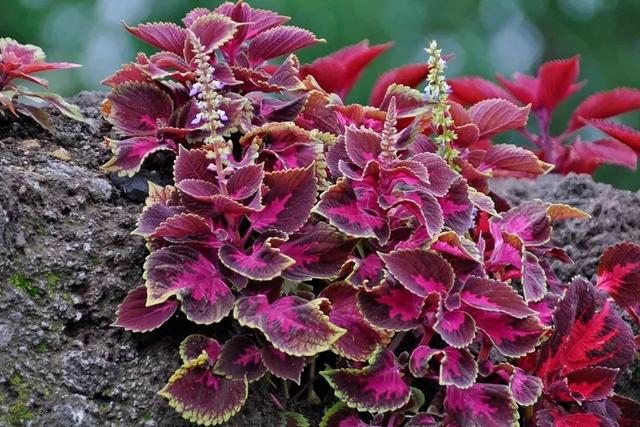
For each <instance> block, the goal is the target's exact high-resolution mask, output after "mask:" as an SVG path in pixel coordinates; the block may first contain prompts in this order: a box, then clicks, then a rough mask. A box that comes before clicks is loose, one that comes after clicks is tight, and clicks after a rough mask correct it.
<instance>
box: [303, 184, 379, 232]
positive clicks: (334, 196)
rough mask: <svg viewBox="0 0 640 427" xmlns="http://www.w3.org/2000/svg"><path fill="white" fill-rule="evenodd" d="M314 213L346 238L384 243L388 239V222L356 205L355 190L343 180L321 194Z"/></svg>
mask: <svg viewBox="0 0 640 427" xmlns="http://www.w3.org/2000/svg"><path fill="white" fill-rule="evenodd" d="M315 211H316V212H317V213H319V214H320V215H322V216H324V217H325V218H327V219H328V220H329V223H330V224H331V225H333V226H334V227H336V228H337V229H338V230H340V231H342V232H343V233H345V234H347V235H348V236H351V237H377V238H378V239H379V240H381V241H386V240H387V239H388V237H389V224H388V221H387V220H386V219H385V218H381V217H380V216H378V215H376V214H375V213H374V212H372V211H370V210H365V209H363V207H361V206H360V204H359V203H358V197H357V195H356V192H355V190H354V189H353V187H352V186H351V184H350V183H349V182H348V181H346V180H344V179H343V180H339V181H338V182H337V183H336V184H334V185H332V186H331V187H329V188H328V189H327V190H326V191H325V192H323V193H322V195H321V196H320V202H319V203H318V205H317V206H316V208H315Z"/></svg>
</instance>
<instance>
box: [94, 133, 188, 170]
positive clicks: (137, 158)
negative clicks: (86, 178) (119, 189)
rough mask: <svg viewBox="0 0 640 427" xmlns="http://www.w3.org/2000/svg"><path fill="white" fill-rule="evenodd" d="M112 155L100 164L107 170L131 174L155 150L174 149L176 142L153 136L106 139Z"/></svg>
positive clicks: (138, 168)
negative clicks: (118, 139)
mask: <svg viewBox="0 0 640 427" xmlns="http://www.w3.org/2000/svg"><path fill="white" fill-rule="evenodd" d="M107 144H108V146H109V148H110V149H111V151H112V152H113V157H112V158H111V159H110V160H109V161H108V162H107V163H105V164H104V165H103V166H102V169H103V170H105V171H107V172H117V173H118V175H128V176H133V175H134V174H136V173H137V172H138V171H139V170H140V168H141V167H142V163H144V161H145V160H146V158H147V157H149V156H150V155H151V154H153V153H155V152H157V151H163V150H164V151H166V150H169V151H176V144H175V143H174V142H173V141H171V140H159V139H157V138H155V137H153V136H138V137H133V138H128V139H123V140H120V141H117V140H114V139H107Z"/></svg>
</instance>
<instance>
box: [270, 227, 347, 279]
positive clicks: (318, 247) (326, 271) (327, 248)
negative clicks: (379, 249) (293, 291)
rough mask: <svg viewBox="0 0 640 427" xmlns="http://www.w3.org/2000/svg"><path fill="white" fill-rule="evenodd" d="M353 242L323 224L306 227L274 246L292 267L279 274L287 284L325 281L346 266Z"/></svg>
mask: <svg viewBox="0 0 640 427" xmlns="http://www.w3.org/2000/svg"><path fill="white" fill-rule="evenodd" d="M354 245H355V242H354V241H353V240H351V239H349V238H348V237H347V236H345V235H344V234H342V233H339V232H338V231H337V230H336V229H335V228H333V227H331V226H330V225H329V224H327V223H324V222H318V223H315V224H309V223H308V224H306V225H304V226H303V227H302V228H301V229H300V230H298V232H297V233H295V234H292V235H291V236H289V239H288V240H287V241H286V242H285V243H283V244H281V245H279V246H278V249H279V250H280V252H281V253H282V254H284V255H285V256H287V257H289V258H291V259H293V260H294V261H295V264H293V265H292V266H290V267H289V268H287V269H286V270H284V271H283V272H282V276H283V277H285V278H287V279H289V280H298V281H303V280H310V279H329V278H332V277H335V276H336V275H337V274H338V272H339V271H340V269H341V268H342V266H343V265H344V264H345V263H346V262H347V259H348V257H349V255H350V254H351V251H352V250H353V246H354Z"/></svg>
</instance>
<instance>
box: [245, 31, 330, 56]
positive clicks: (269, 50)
mask: <svg viewBox="0 0 640 427" xmlns="http://www.w3.org/2000/svg"><path fill="white" fill-rule="evenodd" d="M319 41H322V40H319V39H316V36H314V35H313V33H311V32H309V31H307V30H303V29H302V28H297V27H290V26H279V27H275V28H271V29H269V30H266V31H264V32H261V33H260V34H259V35H257V36H256V37H255V38H254V39H253V40H252V41H251V44H250V45H249V49H248V51H247V55H248V58H249V62H250V63H251V64H252V65H258V64H261V63H263V62H265V61H268V60H270V59H273V58H277V57H278V56H282V55H288V54H290V53H293V52H295V51H297V50H300V49H302V48H305V47H308V46H311V45H314V44H316V43H318V42H319Z"/></svg>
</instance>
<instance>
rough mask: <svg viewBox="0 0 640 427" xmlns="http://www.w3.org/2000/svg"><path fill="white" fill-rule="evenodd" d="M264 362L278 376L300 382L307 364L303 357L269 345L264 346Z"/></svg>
mask: <svg viewBox="0 0 640 427" xmlns="http://www.w3.org/2000/svg"><path fill="white" fill-rule="evenodd" d="M262 363H264V365H265V366H266V367H267V369H268V370H269V372H271V373H272V374H273V375H275V376H277V377H278V378H282V379H285V380H291V381H293V382H295V383H296V384H300V376H301V375H302V371H303V370H304V365H305V361H304V358H303V357H296V356H291V355H289V354H287V353H283V352H282V351H280V350H278V349H277V348H275V347H272V346H270V345H267V346H264V347H262Z"/></svg>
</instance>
